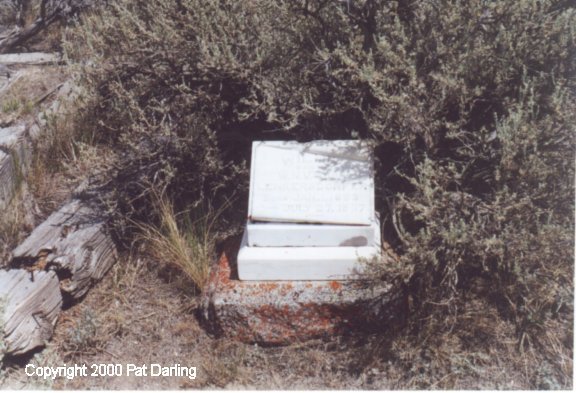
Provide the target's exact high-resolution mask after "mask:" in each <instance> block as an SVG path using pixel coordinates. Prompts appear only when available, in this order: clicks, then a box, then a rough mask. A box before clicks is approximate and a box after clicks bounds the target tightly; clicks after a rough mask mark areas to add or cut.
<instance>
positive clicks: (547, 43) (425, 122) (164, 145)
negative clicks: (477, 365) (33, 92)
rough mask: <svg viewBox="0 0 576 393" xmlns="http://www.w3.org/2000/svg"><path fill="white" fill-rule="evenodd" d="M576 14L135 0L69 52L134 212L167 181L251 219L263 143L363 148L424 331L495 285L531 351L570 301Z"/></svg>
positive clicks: (92, 26)
mask: <svg viewBox="0 0 576 393" xmlns="http://www.w3.org/2000/svg"><path fill="white" fill-rule="evenodd" d="M575 22H576V11H575V10H574V8H573V6H572V5H571V2H566V1H558V0H542V1H535V0H520V1H515V2H509V1H499V0H495V1H486V0H473V1H468V2H452V1H448V0H435V1H404V0H399V1H383V0H350V1H329V0H328V1H326V0H306V1H304V0H301V1H287V0H275V1H264V0H252V1H243V2H236V1H215V0H214V1H200V0H161V1H154V2H147V1H141V0H123V1H120V2H117V3H114V4H110V5H109V7H108V8H106V9H105V10H104V11H103V12H102V13H99V14H94V15H92V16H90V17H88V18H85V19H84V20H83V22H82V24H81V25H80V26H79V27H78V28H77V29H76V30H72V31H70V32H69V36H68V40H69V41H68V42H69V43H68V54H69V56H70V57H71V58H73V59H78V60H82V61H83V64H84V65H83V66H81V67H80V68H81V72H80V73H79V75H81V77H82V78H84V81H85V82H86V86H88V87H89V88H90V93H91V95H90V96H89V100H88V101H87V104H86V108H87V112H89V113H90V116H94V118H96V119H98V124H96V125H95V126H96V127H97V128H98V130H99V132H100V135H101V138H102V141H105V142H108V143H113V144H114V145H115V146H116V147H117V148H118V150H119V151H121V152H122V153H123V154H124V160H123V163H122V164H121V165H120V166H119V170H118V173H117V174H116V181H115V183H114V184H115V187H116V190H117V195H116V197H117V199H116V201H117V203H118V207H119V209H120V211H122V212H123V214H124V215H125V216H128V217H131V218H136V219H147V220H149V219H153V218H154V211H153V209H150V208H149V206H151V203H152V202H151V201H152V198H151V196H150V189H152V188H157V187H159V188H160V189H162V190H165V191H166V193H167V195H170V197H171V199H172V200H174V202H175V207H176V208H178V207H179V206H180V207H183V206H187V205H189V204H190V203H192V204H196V205H200V204H201V203H203V202H205V201H207V200H208V201H211V203H213V204H214V205H215V206H222V205H223V204H224V201H226V200H227V199H228V198H230V197H231V196H232V195H235V196H236V197H237V198H238V199H237V203H236V208H237V209H236V211H235V212H234V213H235V214H233V212H230V211H229V212H228V213H226V214H224V215H223V216H222V217H224V218H225V219H222V220H220V221H221V224H222V225H221V226H220V230H222V229H223V228H229V227H230V225H232V227H233V228H238V227H239V226H240V225H242V219H243V217H245V214H244V213H245V212H244V211H243V208H242V207H243V206H245V205H246V203H245V202H246V199H247V192H246V191H247V185H248V176H247V170H246V167H247V165H246V163H247V161H248V159H249V150H250V149H249V147H250V142H251V141H252V140H255V139H285V138H292V139H298V140H310V139H320V138H323V139H345V138H362V139H367V140H370V141H372V142H373V144H374V147H375V151H376V156H377V160H378V162H377V170H378V174H377V206H378V207H379V209H380V210H381V211H382V213H383V216H385V217H390V219H389V220H388V221H387V222H389V223H390V225H388V224H387V229H388V230H390V231H392V232H393V234H394V238H393V239H391V240H390V241H391V242H392V243H393V246H394V248H395V249H396V251H397V252H398V253H400V255H401V261H402V263H401V264H399V265H398V267H390V266H387V267H386V268H385V270H386V271H385V272H383V273H382V274H385V276H386V277H390V276H392V277H396V278H398V279H400V280H401V281H403V282H404V283H407V284H408V287H409V288H410V296H411V297H413V299H414V306H415V307H414V309H412V310H411V311H412V312H413V316H414V318H413V319H412V321H413V322H414V326H415V327H416V330H417V331H420V330H419V329H421V328H422V327H424V331H426V326H428V328H431V327H433V328H434V329H438V328H440V329H445V330H447V329H449V326H447V323H443V322H439V323H436V324H434V323H431V322H430V321H433V320H436V321H442V320H443V316H445V315H448V314H449V315H454V312H455V311H454V310H455V308H454V307H456V306H458V307H465V304H464V305H463V304H462V299H463V298H464V297H463V294H464V293H466V292H467V291H470V290H471V288H472V287H473V283H474V282H477V280H484V281H485V282H487V283H489V284H488V286H489V289H488V290H487V291H485V292H483V295H482V296H484V297H485V298H486V299H487V300H489V301H491V302H494V303H495V304H496V305H497V306H498V308H499V309H500V310H501V311H502V315H504V316H505V317H506V318H510V319H511V320H513V321H515V323H516V325H517V326H518V338H519V342H520V343H521V344H522V345H521V346H522V347H523V346H525V345H528V342H534V343H536V342H538V340H540V342H544V341H545V338H543V337H544V336H545V335H544V336H542V333H543V332H545V331H546V326H547V323H548V322H547V321H550V320H551V318H557V316H558V312H560V311H562V310H563V311H564V312H567V314H566V315H570V313H571V312H572V309H573V305H572V291H573V280H572V277H573V267H572V265H573V245H572V239H573V236H574V222H573V217H574V206H573V201H574V161H573V157H574V129H573V125H574V124H575V120H576V119H575V113H576V112H575V110H574V109H575V105H574V103H575V98H576V97H575V96H574V87H575V86H574V76H575V69H574V67H575V64H576V63H575V61H574V60H575V45H574V41H575V38H576V34H575V31H574V26H576V23H575ZM79 41H84V42H85V45H80V46H79V45H77V42H79ZM150 183H152V184H153V185H154V187H150ZM388 226H389V227H390V228H388ZM456 314H457V313H456ZM431 316H435V317H434V318H432V317H431ZM418 321H420V322H418ZM421 321H424V325H426V324H427V325H426V326H424V325H423V324H422V323H421ZM527 337H528V338H527ZM539 337H540V338H539Z"/></svg>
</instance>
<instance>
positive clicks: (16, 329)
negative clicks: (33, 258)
mask: <svg viewBox="0 0 576 393" xmlns="http://www.w3.org/2000/svg"><path fill="white" fill-rule="evenodd" d="M61 308H62V295H61V293H60V288H59V284H58V277H57V276H56V274H55V273H54V272H44V271H39V272H35V273H34V274H33V275H32V273H30V272H28V271H26V270H23V269H12V270H0V358H2V355H3V354H12V355H21V354H23V353H26V352H28V351H30V350H32V349H34V348H37V347H39V346H43V345H45V343H46V341H47V340H48V339H49V338H50V337H52V333H53V330H54V325H55V324H56V320H57V319H58V314H59V313H60V310H61Z"/></svg>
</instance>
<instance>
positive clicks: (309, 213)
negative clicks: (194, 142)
mask: <svg viewBox="0 0 576 393" xmlns="http://www.w3.org/2000/svg"><path fill="white" fill-rule="evenodd" d="M373 179H374V175H373V161H372V156H371V150H370V149H369V147H368V146H367V145H366V144H364V143H362V142H360V141H313V142H308V143H298V142H293V141H266V142H254V143H253V145H252V164H251V177H250V197H249V198H250V202H249V209H248V210H249V211H248V214H249V219H250V220H252V221H270V222H297V223H320V224H346V225H371V224H372V223H373V221H374V180H373Z"/></svg>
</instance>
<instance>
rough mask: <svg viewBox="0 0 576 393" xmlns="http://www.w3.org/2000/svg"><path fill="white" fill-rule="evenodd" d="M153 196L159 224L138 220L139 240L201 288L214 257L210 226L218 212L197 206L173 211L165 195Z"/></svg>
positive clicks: (148, 250)
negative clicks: (180, 211) (177, 211)
mask: <svg viewBox="0 0 576 393" xmlns="http://www.w3.org/2000/svg"><path fill="white" fill-rule="evenodd" d="M155 195H156V197H155V199H156V204H155V206H156V210H157V213H158V215H159V217H160V224H159V225H158V226H154V225H151V224H147V223H137V224H136V225H137V227H138V228H139V230H140V238H139V240H140V241H141V242H142V243H143V244H145V247H146V250H147V252H149V253H150V254H151V255H152V256H153V258H154V259H156V260H158V261H162V262H163V263H167V264H169V265H171V266H174V267H176V268H178V269H179V270H181V271H182V272H183V273H184V274H185V275H186V276H187V277H188V278H189V279H190V280H191V281H192V282H193V283H194V285H195V286H196V288H197V289H198V290H199V291H202V290H203V289H204V285H205V284H206V281H207V279H208V274H209V271H210V266H211V265H212V262H213V261H214V258H215V250H214V247H215V242H214V237H213V233H212V226H213V223H214V221H215V219H216V217H217V215H218V214H217V213H216V214H215V213H214V212H212V210H211V209H200V208H195V209H193V210H189V211H185V212H182V213H180V214H176V213H175V212H174V208H173V206H172V203H171V202H170V201H168V200H167V199H166V197H165V196H163V195H160V194H158V193H157V192H155Z"/></svg>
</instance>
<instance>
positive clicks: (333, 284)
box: [330, 281, 342, 291]
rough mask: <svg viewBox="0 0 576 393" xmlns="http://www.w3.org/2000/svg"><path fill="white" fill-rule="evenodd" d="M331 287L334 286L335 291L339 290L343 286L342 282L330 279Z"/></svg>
mask: <svg viewBox="0 0 576 393" xmlns="http://www.w3.org/2000/svg"><path fill="white" fill-rule="evenodd" d="M330 288H332V290H334V291H338V290H340V289H341V288H342V284H340V283H339V282H338V281H330Z"/></svg>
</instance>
